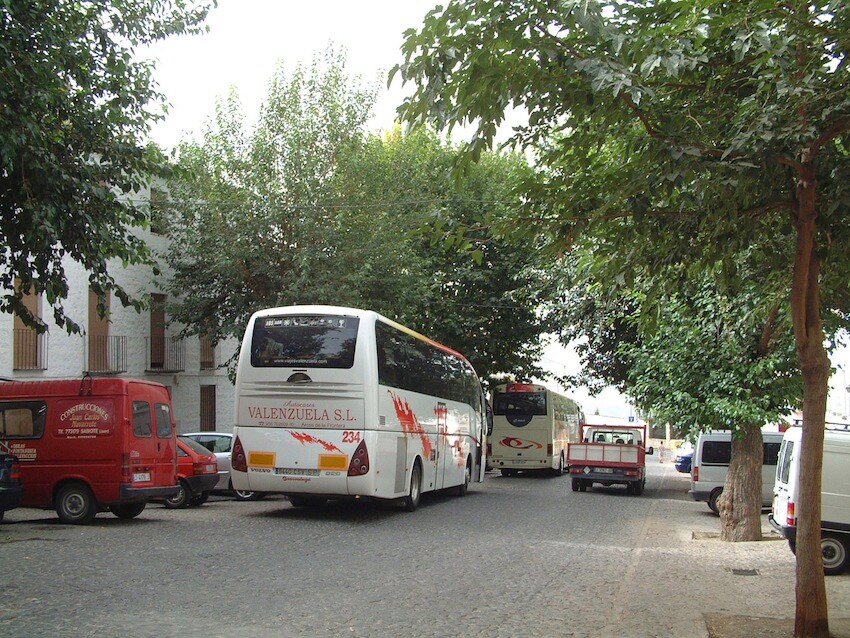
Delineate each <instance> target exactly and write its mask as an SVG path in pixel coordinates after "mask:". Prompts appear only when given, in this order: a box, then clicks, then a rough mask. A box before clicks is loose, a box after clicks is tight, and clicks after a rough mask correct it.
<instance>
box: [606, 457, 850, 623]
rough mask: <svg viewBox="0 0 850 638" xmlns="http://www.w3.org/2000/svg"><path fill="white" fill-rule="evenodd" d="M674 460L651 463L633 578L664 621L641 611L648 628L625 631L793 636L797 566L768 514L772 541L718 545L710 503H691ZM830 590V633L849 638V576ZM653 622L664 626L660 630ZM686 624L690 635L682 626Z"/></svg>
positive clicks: (686, 480) (830, 582)
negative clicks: (650, 597) (644, 521)
mask: <svg viewBox="0 0 850 638" xmlns="http://www.w3.org/2000/svg"><path fill="white" fill-rule="evenodd" d="M656 449H657V448H656ZM668 458H670V457H667V458H665V462H664V463H660V462H659V460H658V458H657V456H656V457H648V464H647V472H648V477H649V480H648V482H647V488H648V489H647V495H649V496H651V501H648V503H651V505H649V510H648V520H649V522H648V524H647V525H646V526H645V527H644V529H643V530H642V533H643V538H642V542H641V546H640V551H642V552H645V553H646V556H645V557H644V558H643V559H642V560H640V561H638V562H639V565H638V566H637V573H636V575H635V584H636V585H638V583H642V584H643V586H644V587H645V588H647V589H649V593H651V594H653V598H655V600H656V601H657V602H659V603H661V604H663V606H664V614H663V616H661V615H660V614H658V610H656V609H652V610H638V609H635V610H634V611H635V612H640V611H643V621H644V623H643V624H644V626H643V627H642V628H641V629H638V628H637V627H635V625H634V624H632V623H629V622H624V623H623V624H621V625H620V626H619V629H620V630H628V629H630V628H631V629H632V630H633V634H632V635H646V636H652V635H681V636H688V637H690V636H707V637H708V638H780V637H781V638H788V637H789V636H792V635H793V630H794V610H795V605H796V601H795V593H794V591H795V582H796V576H795V559H794V555H793V554H792V553H791V551H790V550H789V549H788V544H787V542H785V540H784V539H781V538H780V537H779V536H778V535H777V534H776V533H775V532H774V531H773V530H772V528H771V527H770V525H769V523H768V522H767V513H768V512H766V511H765V512H764V513H763V514H762V529H763V532H764V537H765V539H766V540H762V541H757V542H748V543H726V542H723V541H720V540H719V532H720V521H719V518H718V517H717V516H715V515H714V514H712V513H711V512H710V510H709V509H708V507H707V506H706V505H705V504H704V503H696V502H694V501H692V500H690V497H689V496H688V495H687V491H688V489H689V485H690V477H689V475H687V474H683V473H680V472H677V471H676V469H675V467H674V466H673V464H672V463H670V462H669V461H668ZM665 546H666V551H664V548H665ZM825 582H826V589H827V604H828V607H829V618H830V621H829V627H830V632H831V634H832V636H834V637H835V638H850V573H845V574H842V575H840V576H827V577H826V581H825ZM653 612H654V613H653ZM638 617H640V616H638ZM653 617H654V618H655V620H656V621H660V626H656V627H655V628H654V629H653V627H652V624H653V620H652V618H653ZM661 618H663V620H661ZM687 623H690V628H688V629H686V628H685V627H684V626H683V625H684V624H687ZM614 635H617V634H614ZM619 635H629V634H628V633H620V634H619Z"/></svg>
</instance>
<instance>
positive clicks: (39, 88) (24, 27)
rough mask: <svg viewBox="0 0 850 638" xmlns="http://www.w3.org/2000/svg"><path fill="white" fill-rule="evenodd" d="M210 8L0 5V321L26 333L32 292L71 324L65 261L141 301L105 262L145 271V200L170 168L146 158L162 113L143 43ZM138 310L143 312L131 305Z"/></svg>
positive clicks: (185, 26)
mask: <svg viewBox="0 0 850 638" xmlns="http://www.w3.org/2000/svg"><path fill="white" fill-rule="evenodd" d="M212 4H214V0H212V1H209V2H208V1H201V2H184V1H183V0H109V1H105V2H85V1H82V0H54V1H48V0H41V1H37V2H33V1H23V0H7V1H6V2H3V3H0V213H2V214H0V242H2V247H3V248H2V250H0V288H2V289H3V290H4V291H6V292H4V294H3V295H2V296H0V311H3V312H12V313H16V314H18V315H20V316H21V317H22V318H23V320H24V321H25V322H26V323H28V324H29V325H31V326H33V327H36V328H37V329H38V330H41V331H43V330H46V328H47V324H46V322H44V321H43V320H42V319H41V318H39V317H35V316H33V315H32V313H30V312H29V311H28V310H27V309H26V307H25V306H24V303H23V301H22V299H23V296H24V295H26V294H42V293H44V294H45V296H46V300H47V302H48V303H49V304H50V305H51V306H52V307H53V320H54V322H55V323H56V324H57V325H59V326H60V327H63V328H66V329H67V330H68V331H69V332H78V331H79V326H78V325H77V324H76V322H75V321H74V320H73V319H72V318H71V317H68V316H67V315H66V314H65V310H64V305H63V301H64V299H66V298H67V295H68V283H67V280H66V274H65V268H66V262H65V261H64V260H65V259H66V258H70V259H72V260H74V261H76V262H78V263H79V264H81V265H82V266H83V267H84V268H85V269H86V270H87V271H88V272H89V281H90V285H91V287H92V289H93V290H94V291H95V292H97V293H98V294H99V295H101V296H103V295H104V294H105V293H106V291H107V290H109V289H114V291H115V293H116V294H117V295H118V297H119V298H120V299H121V300H122V302H124V304H125V305H127V304H130V303H131V302H133V301H134V300H131V299H130V296H129V295H128V294H127V292H126V291H124V290H123V289H122V288H120V287H119V286H116V284H115V282H114V279H113V277H112V276H111V275H110V274H109V272H108V270H107V264H108V262H109V261H110V260H118V261H119V262H121V263H124V264H130V263H150V254H149V250H148V248H147V247H146V246H145V244H144V243H143V242H142V241H141V240H140V239H139V238H138V237H137V236H136V235H135V234H134V232H133V230H132V229H133V228H134V227H142V226H145V225H146V224H147V223H148V218H147V205H146V204H147V202H142V201H140V200H139V199H138V194H139V192H140V191H141V188H142V185H143V183H144V182H145V181H147V180H149V179H150V178H151V177H152V176H156V175H167V174H169V170H168V164H167V162H166V161H165V158H164V157H163V156H162V155H161V154H160V153H158V152H156V151H155V150H154V149H150V148H145V146H144V145H143V143H142V140H143V139H144V138H145V136H146V134H147V132H148V130H149V128H150V124H151V123H152V122H153V121H155V120H156V119H157V118H159V117H161V114H160V113H158V112H157V111H156V110H154V107H155V106H156V104H157V103H161V102H162V100H163V96H162V95H161V94H159V93H158V92H157V90H156V88H155V85H154V83H153V81H152V77H151V71H152V68H151V65H150V64H149V63H147V62H140V61H137V60H135V59H134V53H135V51H136V50H137V48H138V47H139V46H140V45H145V44H148V43H150V42H153V41H156V40H159V39H162V38H165V37H167V36H169V35H173V34H178V33H195V32H198V31H200V24H201V22H202V20H203V19H204V18H205V17H206V14H207V12H208V10H209V8H210V6H211V5H212ZM135 303H136V304H137V305H138V304H139V302H138V301H135Z"/></svg>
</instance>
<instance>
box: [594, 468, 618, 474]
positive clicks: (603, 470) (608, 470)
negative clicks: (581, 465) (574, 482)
mask: <svg viewBox="0 0 850 638" xmlns="http://www.w3.org/2000/svg"><path fill="white" fill-rule="evenodd" d="M593 471H594V472H599V473H600V474H613V473H614V470H613V468H610V467H595V468H593Z"/></svg>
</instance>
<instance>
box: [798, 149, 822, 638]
mask: <svg viewBox="0 0 850 638" xmlns="http://www.w3.org/2000/svg"><path fill="white" fill-rule="evenodd" d="M803 159H804V161H803V162H802V163H800V164H796V166H795V168H796V169H797V172H798V175H797V179H798V182H797V210H796V211H795V216H794V217H795V219H794V221H795V225H796V229H797V254H796V256H795V260H794V280H793V282H792V286H791V317H792V319H793V322H794V337H795V340H796V345H797V357H798V359H799V361H800V371H801V372H802V375H803V440H802V445H801V454H800V495H799V502H798V503H797V588H796V604H797V609H796V615H795V619H794V636H795V637H797V638H828V636H829V618H828V611H827V601H826V583H825V582H824V575H823V559H822V556H821V549H820V519H821V502H820V492H821V470H822V467H823V438H824V437H823V430H824V422H825V421H826V395H827V389H828V384H829V370H830V363H829V356H828V355H827V353H826V350H825V349H824V347H823V340H824V334H823V324H822V323H821V317H820V282H819V277H820V257H819V255H818V251H817V228H816V220H817V206H816V195H817V177H816V172H815V166H814V162H813V161H805V160H806V159H807V158H805V157H804V158H803Z"/></svg>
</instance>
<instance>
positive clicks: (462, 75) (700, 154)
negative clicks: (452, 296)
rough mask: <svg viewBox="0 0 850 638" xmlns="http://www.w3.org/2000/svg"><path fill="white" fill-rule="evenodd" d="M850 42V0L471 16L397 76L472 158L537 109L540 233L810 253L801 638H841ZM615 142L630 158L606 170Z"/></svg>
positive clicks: (564, 8) (421, 113) (793, 259)
mask: <svg viewBox="0 0 850 638" xmlns="http://www.w3.org/2000/svg"><path fill="white" fill-rule="evenodd" d="M848 27H850V7H848V6H847V4H846V3H845V2H843V1H834V2H830V1H826V2H819V3H810V2H802V1H799V2H793V3H787V4H784V5H776V4H775V3H763V2H760V1H758V0H745V1H743V2H735V3H731V2H729V3H726V2H722V3H716V2H703V1H700V0H697V1H696V2H691V3H680V2H673V1H659V2H654V3H651V4H643V3H620V2H605V3H598V2H584V1H578V0H576V1H567V2H557V3H555V2H549V1H548V0H537V1H531V2H528V1H520V0H507V1H505V2H500V3H491V2H486V1H484V0H468V1H466V2H461V1H456V2H453V3H451V4H449V5H448V6H446V7H445V8H442V7H438V8H437V9H435V11H433V12H431V13H430V14H429V15H428V16H426V18H425V22H424V25H423V28H422V29H421V31H420V32H418V33H417V32H415V31H409V32H408V33H407V36H406V42H405V44H404V45H403V50H404V53H405V56H406V57H405V62H404V63H403V64H402V65H400V66H399V67H397V69H396V72H400V73H401V75H402V77H403V78H404V79H405V80H408V81H413V82H415V83H416V84H417V86H416V90H415V92H414V94H413V95H412V96H411V97H410V98H408V99H407V100H406V101H405V103H404V104H403V105H402V107H401V112H402V114H403V116H404V117H405V119H407V120H408V121H410V122H413V123H421V122H425V121H430V122H434V123H435V124H436V125H437V126H439V127H443V126H450V125H452V124H463V123H469V122H474V123H475V126H476V129H475V133H474V134H473V137H472V140H471V143H470V146H469V155H470V157H473V158H474V157H476V156H477V155H478V154H479V153H480V152H481V151H482V150H483V149H484V148H486V147H487V146H488V145H489V144H490V143H491V141H492V139H493V137H494V135H495V132H496V127H497V125H498V124H499V123H501V122H502V121H503V119H504V117H505V111H506V108H507V107H508V106H509V105H519V106H522V107H523V108H524V109H525V111H526V112H527V113H528V116H529V119H528V125H527V126H524V127H519V128H518V129H517V130H516V132H515V134H514V135H513V137H512V141H513V142H515V143H517V144H520V145H523V146H528V147H532V146H533V147H537V148H539V149H540V158H539V161H540V164H541V166H543V167H551V168H553V169H554V170H552V171H551V172H549V173H547V174H546V175H544V176H543V177H544V179H543V180H542V181H543V183H544V186H543V188H541V189H540V190H539V191H538V193H539V194H543V195H546V198H545V199H540V200H538V203H539V204H541V208H542V204H543V203H544V202H545V204H546V207H545V208H542V211H538V212H537V213H536V214H535V221H536V222H537V224H536V227H537V229H538V230H540V231H542V232H547V233H549V234H550V235H554V236H556V237H557V238H560V239H561V240H562V241H564V240H565V239H569V238H570V237H571V236H572V235H574V234H575V233H576V232H577V230H580V229H588V228H590V229H594V228H597V227H599V226H602V225H604V226H609V227H614V228H616V232H617V233H618V234H619V237H620V242H619V246H620V250H621V251H622V254H621V255H619V257H620V260H619V261H621V262H629V261H630V260H634V261H640V262H643V263H663V262H664V261H666V260H668V259H669V258H670V256H671V255H670V249H671V247H672V246H676V252H675V253H674V255H676V256H678V257H681V258H683V260H685V261H690V262H691V263H695V264H696V263H700V262H702V263H707V262H717V261H718V258H719V260H720V261H722V260H723V257H724V256H725V255H729V254H737V253H738V252H740V250H741V249H742V248H744V247H747V246H749V245H751V244H753V243H755V244H758V243H759V242H760V241H761V240H762V239H763V238H765V237H769V238H775V237H779V236H786V235H789V234H790V235H791V236H792V237H793V238H794V239H793V242H794V244H793V245H794V249H793V251H787V250H786V251H783V252H780V253H778V254H776V255H775V260H774V263H773V272H775V273H780V272H781V273H786V274H787V273H790V275H791V287H790V293H789V296H788V298H789V305H790V309H791V318H792V324H793V327H794V335H795V344H796V350H797V357H798V363H799V367H800V370H801V373H802V379H803V429H804V439H803V450H804V453H803V459H802V475H803V477H804V478H803V485H802V488H801V489H802V494H801V501H800V509H799V514H798V544H797V594H796V595H797V610H796V620H795V634H796V635H798V636H803V635H805V636H826V635H828V633H829V629H828V620H827V614H826V591H825V586H824V580H823V572H822V562H821V556H820V551H819V548H820V542H819V540H820V498H819V495H820V476H821V463H822V455H821V450H822V446H823V428H824V420H825V419H824V417H825V410H826V390H827V383H828V377H829V369H830V366H829V358H828V356H827V353H826V350H825V349H824V346H823V344H824V336H825V334H824V323H823V315H824V314H827V315H829V314H830V313H831V312H832V311H833V310H834V309H835V310H838V311H839V313H843V314H842V316H843V318H844V319H846V316H847V315H846V313H847V309H848V306H847V304H846V302H847V299H846V292H844V293H842V292H840V290H841V288H840V287H839V285H838V284H839V282H846V281H847V279H848V269H850V268H848V267H850V260H848V258H847V252H846V250H841V249H840V247H841V246H842V245H845V244H846V241H847V232H848V230H847V229H848V227H850V224H847V219H848V213H850V207H848V201H850V198H849V197H848V192H847V188H848V187H847V184H850V182H848V177H850V163H848V161H847V159H848V158H847V147H848V141H850V140H848V131H850V94H848V92H847V90H846V87H847V85H848V68H850V67H848V64H847V56H848V46H850V41H848V39H847V38H846V33H847V32H848ZM610 140H617V141H618V146H617V147H616V149H617V150H620V149H622V150H623V151H625V152H624V153H622V154H620V155H619V156H616V157H608V158H605V157H603V153H601V152H600V151H599V149H600V148H601V147H602V146H603V145H604V144H605V143H606V142H607V141H610ZM620 140H622V142H620ZM606 159H607V160H615V161H614V162H612V161H602V160H606ZM576 174H581V176H582V177H584V178H585V179H586V183H585V184H583V186H582V188H581V189H580V191H579V194H578V196H577V195H576V193H573V192H568V191H566V190H565V189H563V188H562V187H564V186H565V185H567V184H570V183H573V180H572V179H571V178H572V177H574V176H575V175H576ZM582 195H590V196H587V197H582ZM656 238H660V239H661V240H662V241H658V242H654V241H651V240H654V239H656ZM677 238H682V241H674V240H676V239H677ZM662 250H663V252H661V251H662ZM773 281H775V279H774V280H773ZM843 288H844V289H845V290H846V284H845V285H844V286H843Z"/></svg>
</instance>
